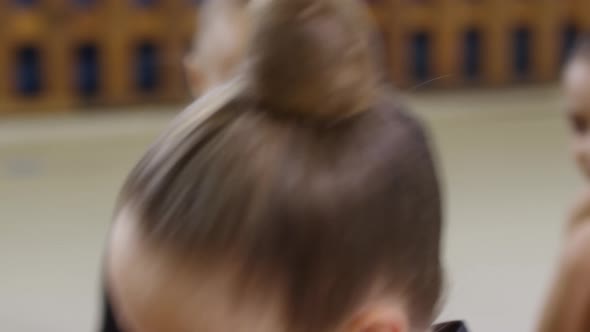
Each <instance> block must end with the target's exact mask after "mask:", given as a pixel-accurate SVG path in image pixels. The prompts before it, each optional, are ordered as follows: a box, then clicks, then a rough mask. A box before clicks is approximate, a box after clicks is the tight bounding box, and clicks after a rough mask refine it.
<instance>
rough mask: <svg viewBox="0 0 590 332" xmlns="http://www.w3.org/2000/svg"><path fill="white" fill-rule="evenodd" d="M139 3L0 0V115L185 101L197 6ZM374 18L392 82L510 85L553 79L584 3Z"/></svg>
mask: <svg viewBox="0 0 590 332" xmlns="http://www.w3.org/2000/svg"><path fill="white" fill-rule="evenodd" d="M138 2H140V0H102V1H95V4H94V5H91V6H89V7H84V6H78V5H75V3H76V2H75V0H44V1H43V0H41V1H39V3H38V4H37V5H32V6H30V7H26V8H24V7H19V6H17V5H15V4H14V3H15V1H12V0H11V1H0V21H2V22H3V23H4V26H5V27H6V28H5V29H2V30H0V45H2V48H0V75H1V76H0V112H3V111H7V110H8V111H11V110H19V109H22V108H24V109H27V108H46V109H61V110H63V109H75V108H79V107H80V106H84V105H88V104H101V105H123V104H131V103H152V102H175V101H186V100H188V99H189V98H190V97H189V94H188V91H187V89H186V83H185V77H184V73H183V68H182V59H183V57H184V55H185V54H186V52H187V51H188V48H189V45H190V43H191V41H192V38H193V34H194V30H195V21H196V20H195V18H196V14H197V10H198V9H197V7H196V5H195V2H194V1H189V0H155V1H154V4H152V5H148V6H145V7H142V6H140V5H138ZM368 3H370V6H371V7H372V12H373V15H372V17H373V19H374V20H375V22H376V26H378V27H380V29H381V33H380V36H381V37H380V38H382V39H383V41H384V46H385V52H384V53H385V54H383V58H384V59H385V60H384V63H386V66H387V68H384V70H385V71H386V72H387V74H388V76H390V77H391V79H392V80H393V81H394V82H395V83H396V84H397V85H398V86H400V87H412V86H416V85H419V84H422V83H424V81H425V80H426V81H429V80H430V79H432V78H438V77H441V79H438V80H434V81H432V82H430V83H429V84H428V86H434V87H457V86H471V85H484V86H486V85H488V86H500V85H506V84H513V83H515V82H546V81H551V80H554V79H556V78H557V77H558V74H559V71H560V65H561V62H562V59H563V43H564V31H565V28H566V27H568V26H574V27H576V29H577V30H579V31H580V33H584V32H587V31H590V14H589V13H590V1H587V0H568V1H565V0H564V1H555V0H538V1H524V0H518V1H517V0H514V1H504V0H480V1H469V0H429V1H412V0H373V1H368ZM518 27H526V28H527V29H529V30H530V35H531V40H530V55H531V59H530V69H531V72H530V74H529V75H527V76H526V77H525V78H522V77H521V78H518V77H516V76H515V73H514V68H513V67H514V65H513V61H514V49H513V46H514V45H513V44H514V30H515V29H516V28H518ZM471 29H476V31H479V32H480V34H481V51H480V52H481V59H480V61H479V62H481V75H480V76H478V77H479V78H477V79H473V78H470V79H468V78H467V77H465V75H464V72H463V71H464V64H465V61H466V58H465V52H464V49H465V40H464V39H465V34H466V32H467V31H470V30H471ZM417 33H425V34H427V35H428V42H429V47H428V49H429V50H430V51H431V52H430V53H431V54H429V57H428V59H427V60H428V69H429V73H428V75H429V76H431V77H430V78H429V79H424V78H420V79H417V78H415V77H414V73H413V72H412V64H413V63H414V61H415V60H416V59H414V58H413V55H412V53H411V50H412V49H411V47H412V37H413V36H415V34H417ZM142 41H149V42H153V43H154V45H155V46H156V47H157V62H158V68H159V70H160V71H159V75H160V76H159V78H160V81H159V85H158V86H157V87H156V88H155V89H154V90H153V91H150V92H147V93H146V92H141V91H139V90H138V88H137V86H136V84H135V77H134V72H135V71H136V69H137V68H136V67H137V61H136V60H137V59H136V58H135V55H134V54H135V52H136V48H137V46H138V45H139V44H140V43H141V42H142ZM87 44H88V45H95V46H96V48H97V50H98V52H97V57H98V62H99V69H100V75H99V87H98V89H97V91H96V94H94V95H92V96H88V95H83V94H81V93H80V89H79V87H78V86H77V81H76V75H77V68H76V63H77V61H79V59H78V58H77V55H76V54H77V53H76V50H78V49H79V47H80V46H81V45H87ZM28 45H30V46H35V47H38V49H39V51H40V52H41V53H40V54H41V56H42V59H41V62H42V70H43V72H42V76H43V89H42V92H41V93H40V94H39V95H37V96H34V97H26V96H22V95H21V94H20V93H19V91H18V90H17V89H16V85H15V75H16V73H15V61H16V60H17V59H16V56H17V54H16V51H17V50H18V48H19V47H23V46H28Z"/></svg>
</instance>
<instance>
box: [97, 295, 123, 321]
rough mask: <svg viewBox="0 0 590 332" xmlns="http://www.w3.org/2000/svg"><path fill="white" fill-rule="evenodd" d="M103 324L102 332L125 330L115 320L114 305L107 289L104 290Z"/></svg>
mask: <svg viewBox="0 0 590 332" xmlns="http://www.w3.org/2000/svg"><path fill="white" fill-rule="evenodd" d="M102 294H103V295H102V302H103V305H102V308H103V309H102V323H101V324H102V326H101V329H100V332H123V331H122V330H121V329H120V328H119V326H118V325H117V321H116V320H115V313H114V311H113V305H112V304H111V301H110V299H109V294H108V292H107V290H106V289H104V290H103V292H102Z"/></svg>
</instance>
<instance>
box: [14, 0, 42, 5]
mask: <svg viewBox="0 0 590 332" xmlns="http://www.w3.org/2000/svg"><path fill="white" fill-rule="evenodd" d="M12 1H13V3H14V4H15V5H17V6H19V7H30V6H35V5H37V4H38V3H39V0H12Z"/></svg>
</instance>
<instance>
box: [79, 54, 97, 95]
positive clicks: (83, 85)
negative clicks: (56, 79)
mask: <svg viewBox="0 0 590 332" xmlns="http://www.w3.org/2000/svg"><path fill="white" fill-rule="evenodd" d="M76 66H77V68H76V87H77V90H78V92H79V93H80V94H81V95H83V96H85V97H92V96H94V95H96V94H97V93H98V92H99V86H100V62H99V51H98V48H97V47H96V46H95V45H92V44H87V45H82V46H80V47H79V48H78V49H77V51H76Z"/></svg>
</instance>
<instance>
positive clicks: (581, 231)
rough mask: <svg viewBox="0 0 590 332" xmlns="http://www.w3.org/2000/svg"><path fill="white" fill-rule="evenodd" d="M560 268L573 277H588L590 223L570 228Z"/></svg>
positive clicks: (589, 269) (589, 268) (584, 278)
mask: <svg viewBox="0 0 590 332" xmlns="http://www.w3.org/2000/svg"><path fill="white" fill-rule="evenodd" d="M562 269H563V270H564V271H563V272H565V273H567V274H569V275H571V276H572V278H575V279H583V280H588V279H586V278H590V223H582V224H579V225H576V227H575V228H574V229H572V230H571V234H570V235H569V236H568V238H567V241H566V243H565V248H564V251H563V256H562Z"/></svg>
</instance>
